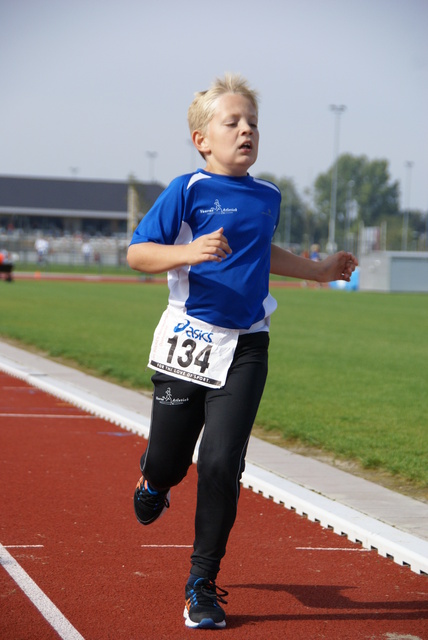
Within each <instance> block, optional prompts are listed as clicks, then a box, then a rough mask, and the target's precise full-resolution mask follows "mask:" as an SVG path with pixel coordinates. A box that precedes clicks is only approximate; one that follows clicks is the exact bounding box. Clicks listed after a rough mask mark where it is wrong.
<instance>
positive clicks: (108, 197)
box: [0, 176, 164, 212]
mask: <svg viewBox="0 0 428 640" xmlns="http://www.w3.org/2000/svg"><path fill="white" fill-rule="evenodd" d="M163 189H164V187H163V186H162V185H160V184H158V183H138V192H139V194H141V195H140V201H141V200H143V202H141V207H142V208H144V209H146V210H147V209H148V208H150V207H151V205H152V204H153V203H154V201H155V200H156V198H157V197H158V196H159V195H160V194H161V192H162V191H163ZM127 197H128V182H110V181H102V180H76V179H61V178H23V177H10V176H0V207H1V208H5V207H13V208H15V209H27V208H28V209H59V210H62V211H64V210H71V211H74V212H76V211H79V210H82V211H94V212H95V211H104V212H107V211H112V212H122V211H123V212H125V211H127Z"/></svg>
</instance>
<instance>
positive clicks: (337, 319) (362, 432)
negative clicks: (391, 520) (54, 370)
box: [0, 280, 428, 486]
mask: <svg viewBox="0 0 428 640" xmlns="http://www.w3.org/2000/svg"><path fill="white" fill-rule="evenodd" d="M0 285H1V287H0V288H1V291H0V310H1V318H0V335H1V336H3V337H5V338H13V339H15V340H18V341H19V342H21V343H22V344H24V345H33V346H35V347H37V348H38V349H40V350H42V351H43V352H45V353H46V355H48V356H51V357H56V358H62V359H65V360H67V361H69V362H71V363H74V364H76V365H77V366H79V367H82V368H85V369H86V370H89V371H91V372H93V373H96V374H98V375H101V376H104V377H108V378H109V379H113V380H116V381H118V382H121V383H123V384H127V385H131V386H133V387H136V388H149V387H150V376H151V371H150V370H149V369H147V368H146V363H147V358H148V352H149V347H150V342H151V338H152V334H153V330H154V328H155V326H156V323H157V321H158V319H159V317H160V315H161V312H162V310H163V309H164V307H165V305H166V301H167V293H168V292H167V288H166V285H163V284H162V285H161V284H154V283H150V284H109V283H92V282H51V281H47V280H34V281H23V280H17V281H15V282H14V283H13V284H8V283H3V282H0ZM273 294H274V296H275V297H276V299H277V300H278V310H277V311H276V312H275V314H274V315H273V317H272V328H271V348H270V364H269V378H268V383H267V386H266V390H265V394H264V397H263V400H262V403H261V406H260V410H259V414H258V417H257V423H258V425H260V426H262V427H263V428H265V429H267V430H272V429H278V430H279V431H280V432H281V433H282V434H283V436H284V437H285V438H287V439H289V440H295V441H300V442H304V443H306V444H310V445H312V446H315V447H317V448H319V449H322V450H324V451H327V452H330V453H332V454H333V455H336V456H338V457H343V458H345V459H349V460H356V461H358V462H359V463H361V464H362V465H363V466H364V467H366V468H375V469H380V470H386V471H389V472H391V473H393V474H396V475H398V476H400V477H402V478H405V479H407V480H410V481H413V482H415V483H417V484H419V485H422V486H428V462H427V461H428V428H427V422H428V421H427V408H428V340H427V337H426V333H427V317H428V297H427V296H425V295H412V294H400V295H397V294H395V295H393V294H374V293H362V292H359V293H350V292H344V291H333V290H325V289H303V288H302V289H284V288H274V289H273Z"/></svg>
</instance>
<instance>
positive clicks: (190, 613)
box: [183, 578, 228, 629]
mask: <svg viewBox="0 0 428 640" xmlns="http://www.w3.org/2000/svg"><path fill="white" fill-rule="evenodd" d="M227 595H228V592H227V591H225V590H224V589H221V588H220V587H217V585H216V583H215V582H214V581H213V580H210V579H209V578H198V579H197V580H196V581H195V584H193V585H189V584H186V591H185V598H186V606H185V607H184V613H183V615H184V618H185V623H186V627H190V628H191V629H223V628H224V627H225V626H226V615H225V613H224V610H223V609H222V608H221V607H220V605H219V604H218V603H219V602H221V603H223V604H227V600H225V599H224V598H225V596H227Z"/></svg>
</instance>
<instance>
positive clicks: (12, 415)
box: [0, 413, 94, 420]
mask: <svg viewBox="0 0 428 640" xmlns="http://www.w3.org/2000/svg"><path fill="white" fill-rule="evenodd" d="M0 418H55V419H58V418H61V419H62V418H70V419H71V420H76V419H79V420H93V419H94V416H88V415H86V414H84V413H82V415H76V414H73V415H70V414H67V413H65V414H62V413H0Z"/></svg>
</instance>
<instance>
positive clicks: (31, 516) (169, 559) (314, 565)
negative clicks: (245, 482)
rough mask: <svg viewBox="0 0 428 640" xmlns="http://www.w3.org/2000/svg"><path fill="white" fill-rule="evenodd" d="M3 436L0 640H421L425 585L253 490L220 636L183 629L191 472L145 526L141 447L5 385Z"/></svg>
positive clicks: (426, 615)
mask: <svg viewBox="0 0 428 640" xmlns="http://www.w3.org/2000/svg"><path fill="white" fill-rule="evenodd" d="M0 437H1V440H0V447H1V449H0V450H1V466H0V481H1V526H0V542H1V545H2V547H0V549H1V550H2V558H3V559H2V564H4V567H2V568H1V569H0V585H1V598H0V638H1V639H2V640H51V639H52V640H53V639H54V638H56V639H57V638H58V637H62V638H66V639H67V640H75V639H78V640H80V639H81V638H84V639H85V640H108V639H114V640H140V639H141V640H161V639H166V640H187V639H188V638H194V637H195V635H196V636H197V635H198V634H199V635H201V634H202V635H206V634H208V635H209V634H210V633H215V634H220V635H222V636H223V637H224V638H225V640H227V639H228V640H235V639H236V640H238V639H239V640H242V639H243V638H245V640H253V639H254V640H256V639H257V640H268V639H274V640H279V639H281V640H282V638H284V639H287V638H291V639H292V640H301V639H302V640H303V639H305V640H314V639H317V640H318V639H322V638H326V639H328V640H348V639H349V640H360V639H361V640H362V639H367V640H368V639H370V640H378V639H379V640H380V639H382V640H401V639H405V640H410V639H411V640H416V639H420V640H428V599H427V589H428V582H427V578H426V577H425V576H423V575H418V574H415V573H412V572H411V571H410V570H409V569H407V568H405V567H400V566H399V565H397V564H395V563H393V562H392V561H390V560H387V559H385V558H383V557H381V556H379V555H377V554H376V553H375V552H370V551H366V550H362V549H361V548H360V547H359V546H358V545H356V544H353V543H351V542H349V541H348V540H347V539H346V538H344V537H340V536H338V535H336V534H334V533H332V532H331V531H329V530H324V529H322V528H321V527H320V525H318V524H315V523H313V522H310V521H308V520H306V519H304V518H302V517H301V516H298V515H296V514H295V513H293V512H291V511H287V510H286V509H285V508H284V507H282V506H280V505H277V504H275V503H273V502H271V501H269V500H267V499H265V498H263V497H262V496H259V495H256V494H254V493H252V492H251V491H249V490H243V491H242V495H241V500H240V505H239V511H238V518H237V522H236V525H235V527H234V529H233V531H232V535H231V538H230V543H229V546H228V553H227V556H226V558H225V560H224V563H223V567H222V571H221V573H220V576H219V579H218V583H219V585H220V586H222V587H224V588H226V589H227V590H228V591H229V598H228V600H229V604H228V605H227V606H226V613H227V628H226V629H224V630H218V631H206V630H205V631H203V630H191V629H186V628H185V626H184V621H183V618H182V612H183V608H184V593H183V592H184V583H185V581H186V579H187V575H188V570H189V566H190V565H189V556H190V553H191V548H190V547H191V545H192V541H193V515H194V507H195V484H196V472H195V469H194V468H193V467H192V468H191V470H190V472H189V474H188V477H187V478H186V479H185V480H184V481H183V483H182V484H181V485H180V487H178V488H176V489H174V490H173V492H172V504H171V509H170V510H169V511H168V512H167V513H166V515H165V516H164V517H163V518H162V519H161V520H160V521H158V522H156V523H155V524H153V525H152V526H151V527H142V526H141V525H139V524H138V522H137V521H136V519H135V518H134V514H133V504H132V495H133V489H134V485H135V484H136V481H137V480H138V476H139V469H138V461H139V457H140V454H141V452H142V450H143V448H144V441H143V438H142V437H141V436H138V435H135V434H131V433H128V432H126V431H123V430H121V429H119V428H118V427H116V426H115V425H113V424H111V423H109V422H106V421H105V420H102V419H100V418H96V417H93V416H90V415H88V414H87V413H85V412H83V411H82V410H80V409H79V408H77V407H75V406H72V405H70V404H68V403H66V402H64V401H61V400H58V399H57V398H54V397H52V396H50V395H48V394H46V393H44V392H42V391H40V390H39V389H36V388H33V387H31V386H29V385H28V384H27V383H25V382H23V381H21V380H19V379H15V378H12V377H10V376H8V375H6V374H3V373H1V372H0ZM9 554H10V555H9ZM6 569H9V571H11V572H12V574H13V572H14V571H15V573H16V572H18V573H19V572H20V571H21V576H22V575H23V576H24V578H23V580H24V588H25V585H27V587H28V585H30V587H29V596H27V595H25V594H24V592H23V591H22V590H21V588H20V587H19V586H18V585H17V583H16V582H15V579H14V578H13V577H11V575H10V574H9V573H8V571H7V570H6ZM24 572H25V573H24ZM36 585H37V587H38V588H39V589H41V592H43V593H41V592H38V591H37V587H36ZM47 598H48V599H49V600H47ZM46 601H47V602H48V603H49V602H50V603H51V605H52V607H53V609H54V614H53V622H52V624H55V625H56V628H59V633H57V632H56V631H55V630H54V628H53V627H52V626H51V625H50V623H49V622H47V621H46V619H45V617H44V616H43V614H42V613H41V612H40V611H39V609H38V608H37V607H39V608H41V609H42V611H44V603H45V604H46ZM46 615H48V614H46Z"/></svg>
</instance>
